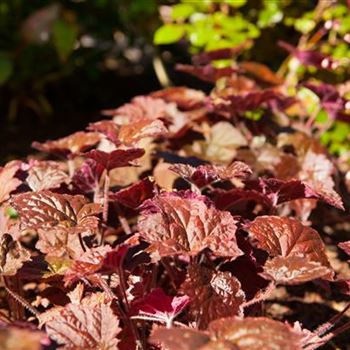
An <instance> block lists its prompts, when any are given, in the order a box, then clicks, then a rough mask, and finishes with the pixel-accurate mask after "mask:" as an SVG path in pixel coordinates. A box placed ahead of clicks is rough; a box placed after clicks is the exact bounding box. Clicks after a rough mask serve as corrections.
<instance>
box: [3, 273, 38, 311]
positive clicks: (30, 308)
mask: <svg viewBox="0 0 350 350" xmlns="http://www.w3.org/2000/svg"><path fill="white" fill-rule="evenodd" d="M3 280H4V288H5V290H6V292H7V293H8V294H9V295H10V296H11V297H12V298H13V299H14V300H16V301H17V302H18V303H19V304H20V305H22V306H23V307H24V308H26V309H27V310H28V311H30V312H31V313H32V314H33V315H34V316H35V317H38V316H39V315H40V312H39V311H38V310H37V309H35V308H34V307H33V306H32V305H30V304H29V302H28V301H27V300H25V299H24V298H23V297H22V296H20V295H19V294H18V293H17V292H15V291H13V290H11V289H10V287H9V286H8V284H7V281H6V278H4V279H3Z"/></svg>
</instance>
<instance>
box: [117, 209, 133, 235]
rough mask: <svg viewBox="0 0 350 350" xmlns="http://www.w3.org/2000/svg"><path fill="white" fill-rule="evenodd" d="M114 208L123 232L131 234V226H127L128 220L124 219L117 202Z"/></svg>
mask: <svg viewBox="0 0 350 350" xmlns="http://www.w3.org/2000/svg"><path fill="white" fill-rule="evenodd" d="M115 208H116V210H117V216H118V220H119V222H120V225H121V227H122V228H123V230H124V232H125V233H126V234H127V235H130V234H131V228H130V226H129V223H128V220H126V218H125V216H124V214H123V213H122V211H121V209H120V206H119V204H118V203H115Z"/></svg>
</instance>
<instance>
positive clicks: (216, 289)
mask: <svg viewBox="0 0 350 350" xmlns="http://www.w3.org/2000/svg"><path fill="white" fill-rule="evenodd" d="M181 292H182V293H184V294H186V295H188V296H189V298H190V300H191V303H190V313H191V315H192V317H193V319H194V320H196V322H197V327H198V328H201V329H205V328H206V327H207V326H208V324H209V322H211V321H213V320H215V319H217V318H221V317H227V316H236V315H239V316H242V314H243V309H242V304H243V302H244V301H245V295H244V292H243V290H242V289H241V284H240V282H239V281H238V279H237V278H236V277H234V276H232V275H231V273H229V272H221V271H215V270H210V269H208V268H206V267H201V266H199V265H197V266H191V267H190V268H189V271H188V276H187V279H186V281H185V282H184V283H183V284H182V285H181Z"/></svg>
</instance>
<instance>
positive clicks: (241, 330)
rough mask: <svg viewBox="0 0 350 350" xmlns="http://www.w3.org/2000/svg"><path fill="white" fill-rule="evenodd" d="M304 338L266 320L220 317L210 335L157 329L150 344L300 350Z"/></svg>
mask: <svg viewBox="0 0 350 350" xmlns="http://www.w3.org/2000/svg"><path fill="white" fill-rule="evenodd" d="M303 338H304V335H302V334H301V333H300V332H297V331H294V330H293V329H292V328H291V327H290V326H288V325H286V324H284V323H282V322H278V321H274V320H270V319H268V318H265V317H247V318H245V319H238V318H222V319H220V320H217V321H214V322H212V323H211V324H210V326H209V332H199V331H195V330H192V329H187V328H170V329H166V328H162V327H159V328H156V329H155V330H154V331H153V332H152V334H151V342H152V343H154V344H157V343H161V344H162V345H163V346H164V347H166V349H167V350H218V349H223V350H272V349H274V350H301V349H302V344H303Z"/></svg>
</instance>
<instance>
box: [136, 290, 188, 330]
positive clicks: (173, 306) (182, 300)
mask: <svg viewBox="0 0 350 350" xmlns="http://www.w3.org/2000/svg"><path fill="white" fill-rule="evenodd" d="M189 302H190V299H189V297H188V296H186V295H185V296H182V297H170V296H168V295H166V294H165V293H164V291H163V290H162V289H161V288H156V289H153V290H152V292H151V293H149V294H148V295H147V296H146V297H145V298H143V299H142V300H140V301H138V302H137V303H136V304H135V305H134V307H135V308H136V310H137V311H138V314H139V315H140V316H146V317H149V318H150V319H153V320H157V321H159V322H163V323H165V324H167V325H171V323H172V321H173V320H174V319H175V318H176V316H177V315H179V314H180V313H181V312H182V311H183V310H184V308H185V307H186V306H187V305H188V303H189Z"/></svg>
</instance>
